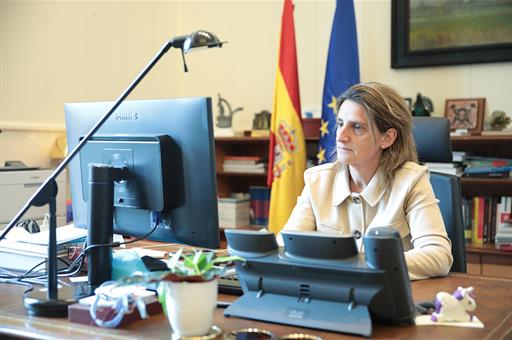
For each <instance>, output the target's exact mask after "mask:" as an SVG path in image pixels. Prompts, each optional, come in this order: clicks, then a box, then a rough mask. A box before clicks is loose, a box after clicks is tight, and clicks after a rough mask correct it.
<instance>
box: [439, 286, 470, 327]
mask: <svg viewBox="0 0 512 340" xmlns="http://www.w3.org/2000/svg"><path fill="white" fill-rule="evenodd" d="M475 308H476V302H475V296H474V294H473V287H469V288H462V287H458V288H457V290H456V291H455V292H454V293H453V294H451V295H450V294H448V293H445V292H439V293H437V295H436V300H435V312H433V313H432V315H431V320H432V321H434V322H447V321H452V322H453V321H455V322H471V321H473V315H471V314H470V313H468V312H472V311H474V310H475Z"/></svg>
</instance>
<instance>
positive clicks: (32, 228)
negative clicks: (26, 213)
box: [15, 219, 41, 234]
mask: <svg viewBox="0 0 512 340" xmlns="http://www.w3.org/2000/svg"><path fill="white" fill-rule="evenodd" d="M15 226H16V227H20V228H23V229H25V230H26V231H28V232H29V233H31V234H34V233H38V232H40V231H41V228H40V227H39V224H38V223H37V221H36V220H32V219H28V220H23V221H19V222H17V223H16V224H15Z"/></svg>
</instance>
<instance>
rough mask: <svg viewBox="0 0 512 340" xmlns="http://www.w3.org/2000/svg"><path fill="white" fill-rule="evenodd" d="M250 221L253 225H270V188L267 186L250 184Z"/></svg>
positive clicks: (260, 226) (259, 226)
mask: <svg viewBox="0 0 512 340" xmlns="http://www.w3.org/2000/svg"><path fill="white" fill-rule="evenodd" d="M249 195H250V200H251V202H250V216H251V219H250V222H251V226H253V227H257V228H262V227H266V226H267V225H268V215H269V207H270V188H269V187H265V186H250V187H249Z"/></svg>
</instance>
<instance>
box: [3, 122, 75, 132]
mask: <svg viewBox="0 0 512 340" xmlns="http://www.w3.org/2000/svg"><path fill="white" fill-rule="evenodd" d="M0 130H5V131H43V132H64V131H66V127H65V126H64V125H60V124H30V123H21V122H13V123H0Z"/></svg>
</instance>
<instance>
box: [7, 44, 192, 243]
mask: <svg viewBox="0 0 512 340" xmlns="http://www.w3.org/2000/svg"><path fill="white" fill-rule="evenodd" d="M182 40H183V39H182V37H178V38H175V39H172V40H169V41H167V42H166V43H165V44H164V45H163V46H162V48H161V49H160V51H159V52H158V53H157V54H156V55H155V56H154V57H153V59H152V60H151V61H150V62H149V63H148V64H147V65H146V67H145V68H144V69H143V70H142V71H141V72H140V73H139V74H138V75H137V77H136V78H135V79H134V80H133V81H132V83H131V84H130V85H129V86H128V88H127V89H126V90H125V91H124V92H123V93H122V94H121V95H120V96H119V98H117V100H116V102H115V103H114V105H112V108H111V109H110V110H109V111H108V112H107V113H106V114H105V115H104V116H103V117H102V118H101V119H100V120H99V121H98V122H97V123H96V124H95V125H94V126H93V127H92V129H91V130H90V131H89V132H88V133H87V135H85V137H84V138H83V139H82V140H81V141H80V142H79V143H78V145H77V146H76V147H75V148H74V149H73V150H72V151H71V152H70V153H69V154H68V155H67V156H66V158H64V159H63V160H62V162H61V163H60V164H59V165H58V166H57V168H56V169H55V170H54V171H53V172H52V174H51V175H50V176H49V177H48V178H47V179H46V180H45V181H44V182H43V184H41V185H40V186H39V188H38V189H37V191H36V192H35V193H34V194H33V195H32V196H31V197H30V198H29V199H28V201H27V203H25V205H24V206H23V207H22V208H21V209H20V210H19V211H18V213H17V214H16V215H15V216H14V218H13V219H12V220H11V222H9V224H8V225H7V226H6V227H5V229H4V230H3V232H2V234H1V235H0V241H1V240H3V239H4V238H5V236H6V235H7V233H8V232H9V231H10V230H11V229H12V228H13V227H14V226H15V225H16V223H18V221H19V220H20V219H21V217H22V216H23V215H24V214H25V213H26V212H27V210H28V209H30V207H32V206H33V205H35V204H34V203H35V202H36V200H38V196H39V195H40V194H41V193H42V192H43V191H45V190H46V191H48V190H49V188H50V185H52V184H51V183H52V182H54V181H55V179H56V178H57V176H58V175H59V174H60V173H61V172H62V171H63V170H64V168H65V167H66V166H68V164H69V163H70V162H71V160H73V158H75V156H76V155H77V154H78V153H79V152H80V150H81V149H82V148H83V147H84V145H85V143H87V142H88V141H89V140H90V139H91V138H92V136H93V135H94V134H95V133H96V131H98V129H99V128H100V127H101V126H102V125H103V124H104V123H105V121H106V120H107V119H108V118H109V117H110V116H111V115H112V113H114V111H115V110H116V109H117V108H118V107H119V105H121V103H122V102H123V101H124V100H125V99H126V97H128V95H129V94H130V93H131V92H132V91H133V90H134V89H135V88H136V87H137V85H138V84H139V83H140V82H141V80H142V79H144V77H145V76H146V75H147V74H148V73H149V71H150V70H151V69H152V68H153V66H155V65H156V63H158V61H159V60H160V58H161V57H162V56H163V55H164V54H165V53H166V52H167V51H168V50H169V49H170V48H171V47H177V48H180V49H183V41H182Z"/></svg>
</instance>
